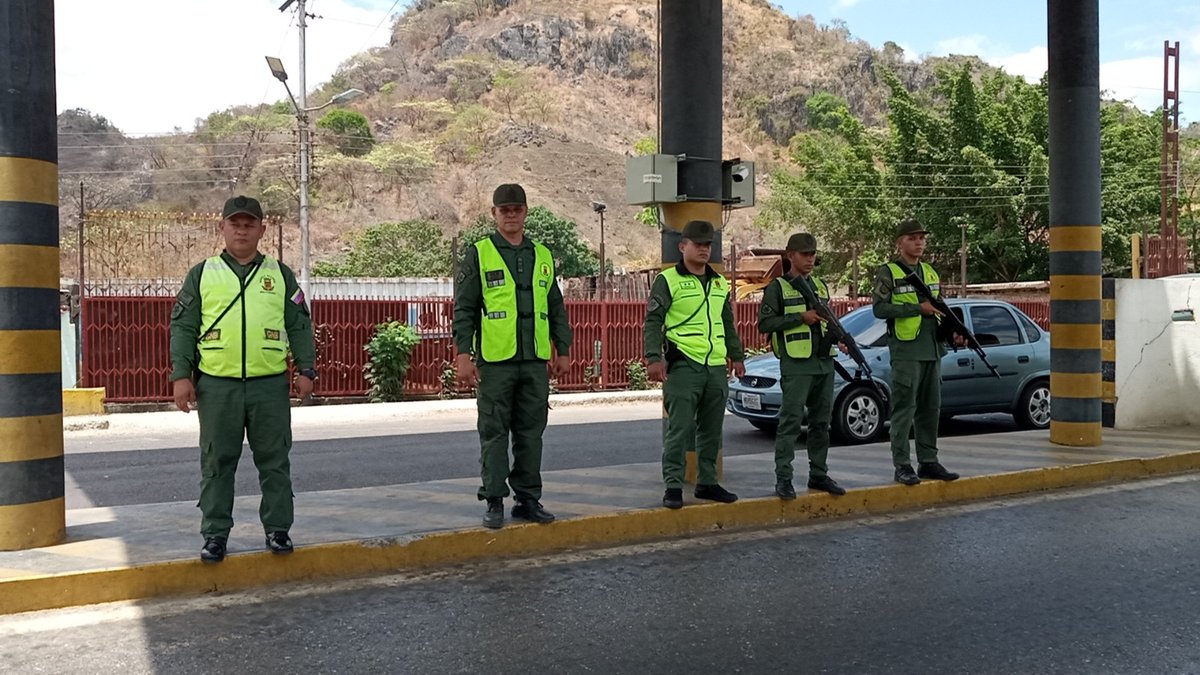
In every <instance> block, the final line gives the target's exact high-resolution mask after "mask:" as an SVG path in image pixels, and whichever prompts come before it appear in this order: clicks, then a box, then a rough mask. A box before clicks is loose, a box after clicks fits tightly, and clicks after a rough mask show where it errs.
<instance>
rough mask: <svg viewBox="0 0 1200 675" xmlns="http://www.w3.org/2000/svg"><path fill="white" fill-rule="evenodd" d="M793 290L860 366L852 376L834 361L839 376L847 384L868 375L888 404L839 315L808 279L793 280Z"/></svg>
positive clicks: (886, 397) (868, 365) (885, 394)
mask: <svg viewBox="0 0 1200 675" xmlns="http://www.w3.org/2000/svg"><path fill="white" fill-rule="evenodd" d="M792 288H795V289H796V290H798V291H800V294H801V295H803V296H804V304H806V305H808V306H809V308H811V309H812V310H813V311H815V312H816V313H817V316H818V317H820V318H821V321H824V322H825V325H826V326H827V327H828V329H829V334H830V335H832V336H833V338H834V339H835V340H837V341H838V342H841V343H842V344H844V345H846V353H847V354H849V355H850V358H852V359H854V363H856V364H858V372H857V373H855V374H854V375H853V376H851V375H850V373H849V372H847V371H846V369H845V368H844V367H843V366H842V364H840V363H838V362H837V361H834V362H833V365H834V368H835V369H836V370H837V371H838V374H839V375H841V376H842V377H843V378H845V380H846V381H847V382H853V381H855V380H861V379H863V375H866V380H867V383H869V384H870V385H871V387H872V388H874V389H875V393H876V394H878V395H879V400H880V401H884V402H886V401H887V400H888V396H887V393H886V392H884V390H883V387H880V386H879V383H878V382H876V381H875V377H874V376H873V375H872V374H871V364H870V363H869V362H868V361H867V356H866V355H865V354H863V352H862V348H860V347H859V346H858V340H855V339H854V336H853V335H851V334H850V333H849V332H848V331H847V330H846V328H845V327H844V326H842V322H841V321H838V318H837V315H836V314H834V313H833V310H832V309H830V307H829V305H828V304H826V302H825V301H824V300H822V299H821V296H819V295H817V293H816V291H815V290H813V287H812V286H811V285H810V284H809V282H808V280H807V279H805V278H803V277H799V276H797V277H796V278H794V279H792ZM813 351H814V352H815V351H816V347H814V348H813Z"/></svg>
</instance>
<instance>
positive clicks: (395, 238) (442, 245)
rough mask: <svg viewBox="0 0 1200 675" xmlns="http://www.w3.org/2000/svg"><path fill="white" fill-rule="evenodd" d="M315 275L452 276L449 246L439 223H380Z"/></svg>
mask: <svg viewBox="0 0 1200 675" xmlns="http://www.w3.org/2000/svg"><path fill="white" fill-rule="evenodd" d="M313 274H314V275H316V276H338V277H430V276H438V277H441V276H449V274H450V244H449V243H447V242H446V240H445V238H444V237H443V236H442V230H441V228H440V227H438V225H437V224H436V223H433V222H431V221H428V220H406V221H403V222H399V223H379V224H378V225H372V226H371V227H368V228H367V229H365V230H363V231H362V232H360V233H359V234H358V236H357V237H356V238H355V240H354V244H353V246H352V247H351V249H350V252H349V253H347V254H346V255H345V257H344V258H343V259H342V260H340V261H329V262H325V263H323V264H321V265H318V266H315V267H314V268H313Z"/></svg>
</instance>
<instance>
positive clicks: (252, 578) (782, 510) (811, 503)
mask: <svg viewBox="0 0 1200 675" xmlns="http://www.w3.org/2000/svg"><path fill="white" fill-rule="evenodd" d="M1196 470H1200V451H1198V452H1187V453H1181V454H1175V455H1165V456H1162V457H1152V458H1145V459H1141V458H1138V459H1119V460H1112V461H1106V462H1095V463H1090V464H1074V465H1067V466H1056V467H1046V468H1040V469H1028V470H1024V471H1014V472H1011V473H1001V474H991V475H986V476H972V477H968V478H962V479H959V480H957V481H954V482H950V483H939V482H924V483H921V484H920V485H916V486H911V487H910V486H904V485H884V486H877V487H869V488H861V489H854V490H850V491H849V492H848V493H847V494H846V495H845V496H842V497H834V496H832V495H829V494H825V493H809V494H805V495H801V496H800V497H799V498H798V499H796V500H794V501H790V502H784V501H780V500H779V499H776V498H774V497H767V498H761V499H747V500H742V501H739V502H737V503H734V504H704V505H695V506H687V507H686V508H683V509H680V510H678V511H671V510H667V509H662V508H655V509H644V510H637V511H623V512H616V513H610V514H604V515H599V516H589V517H584V518H571V519H567V520H562V521H559V522H556V523H554V524H552V525H532V524H529V525H518V526H510V527H506V528H504V529H502V530H485V529H483V528H476V529H469V530H455V531H452V532H442V533H437V534H431V535H426V536H404V537H384V538H378V539H367V540H356V541H348V542H340V543H331V544H317V545H313V546H303V547H300V548H297V549H296V551H295V553H293V554H291V555H289V556H277V555H274V554H272V553H269V552H266V551H262V552H257V553H246V554H237V555H232V556H230V557H229V558H227V559H226V560H225V562H223V563H221V564H219V565H205V564H204V563H201V562H200V560H199V559H198V558H197V559H192V560H176V561H170V562H161V563H151V564H146V565H138V566H135V567H119V568H111V569H104V570H94V571H88V572H79V573H66V574H51V575H37V576H28V577H19V578H15V579H11V580H5V581H0V614H15V613H18V612H28V611H35V610H44V609H57V608H61V607H72V606H78V605H89V604H95V603H100V602H113V601H119V600H134V599H142V598H152V597H160V596H172V595H195V594H202V593H213V592H218V591H232V590H237V589H245V588H253V587H259V586H264V585H268V584H276V583H281V582H297V581H316V580H322V579H336V578H348V577H355V576H364V575H370V574H380V573H393V572H397V571H400V570H405V569H415V568H422V567H431V566H436V565H448V564H455V563H463V562H470V561H473V560H479V559H484V558H502V557H528V556H535V555H544V554H550V553H556V552H561V551H567V550H571V549H581V548H592V547H603V546H615V545H622V544H630V543H635V542H639V541H649V540H655V539H665V538H670V537H678V536H685V535H696V534H703V533H705V532H713V531H724V530H733V529H748V528H755V527H769V526H777V525H789V524H797V523H802V522H805V521H809V520H817V519H824V518H834V517H842V516H855V515H872V514H881V513H889V512H893V511H899V510H904V509H918V508H927V507H930V506H937V505H942V504H952V503H956V502H966V501H972V500H978V499H989V498H996V497H1004V496H1009V495H1017V494H1023V493H1030V492H1040V491H1044V490H1053V489H1062V488H1071V487H1079V486H1084V485H1092V484H1096V483H1107V482H1112V481H1121V480H1130V479H1135V478H1148V477H1153V476H1161V475H1166V474H1172V473H1181V472H1186V471H1196Z"/></svg>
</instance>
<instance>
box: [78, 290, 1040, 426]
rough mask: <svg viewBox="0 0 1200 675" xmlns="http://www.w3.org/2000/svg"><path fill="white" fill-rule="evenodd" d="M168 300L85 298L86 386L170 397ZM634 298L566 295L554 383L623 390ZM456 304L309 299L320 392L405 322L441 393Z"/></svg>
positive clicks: (357, 381)
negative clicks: (565, 370)
mask: <svg viewBox="0 0 1200 675" xmlns="http://www.w3.org/2000/svg"><path fill="white" fill-rule="evenodd" d="M174 302H175V300H174V298H169V297H89V298H86V299H85V300H84V311H83V316H84V342H83V354H84V358H83V383H84V384H83V386H85V387H105V388H106V390H107V400H108V401H112V402H122V403H125V402H140V401H168V400H170V398H171V392H170V386H169V383H168V382H167V378H168V376H169V375H170V370H171V368H170V356H169V324H170V316H171V307H172V305H173V304H174ZM867 302H869V299H867V298H857V299H850V298H835V299H834V300H833V301H832V302H831V303H830V304H831V305H832V307H833V309H834V311H836V312H837V313H838V314H844V313H845V312H848V311H850V310H851V309H854V308H855V307H859V306H861V305H864V304H866V303H867ZM1012 302H1013V304H1014V305H1016V306H1017V307H1019V308H1021V310H1022V311H1024V312H1025V313H1026V314H1028V315H1029V317H1030V318H1031V319H1033V320H1034V321H1035V322H1037V323H1038V324H1039V325H1041V326H1042V327H1043V328H1048V327H1049V320H1050V306H1049V302H1048V301H1046V300H1014V301H1012ZM645 313H646V303H645V302H640V301H607V302H605V301H593V300H568V301H567V314H568V315H569V316H570V319H571V327H572V329H573V330H574V338H575V344H574V347H573V348H572V349H571V372H570V374H569V375H568V376H567V377H566V378H564V379H563V380H562V381H560V382H559V383H558V388H559V389H560V390H563V391H581V390H587V389H621V388H624V387H625V386H627V385H628V383H629V376H628V372H627V370H626V365H627V364H628V363H629V362H630V361H638V360H640V359H641V358H642V321H643V319H644V318H645ZM734 314H735V321H736V323H737V327H738V335H740V336H741V338H742V343H743V344H744V345H745V346H746V348H748V349H751V348H755V349H761V348H763V347H764V346H765V345H766V340H765V336H763V335H761V334H759V332H758V330H757V327H756V326H757V323H758V303H757V302H740V303H738V304H737V305H736V307H735V312H734ZM452 316H453V302H451V301H450V300H447V299H441V298H437V299H414V300H316V301H315V302H314V303H313V323H314V325H315V328H316V339H317V363H318V366H317V367H318V370H319V371H320V374H321V377H320V379H318V380H317V387H316V393H317V395H318V396H362V395H364V394H365V393H366V391H367V382H366V379H365V378H364V377H363V366H364V365H365V364H366V353H365V352H364V351H363V345H365V344H366V343H367V342H368V341H369V340H370V338H371V334H372V332H373V330H374V327H375V325H376V324H379V323H383V322H385V321H389V320H393V319H394V320H399V321H403V322H405V323H407V324H409V325H411V326H414V327H416V328H417V329H418V330H419V331H420V333H421V337H422V340H421V343H420V344H419V345H417V347H416V349H415V351H414V352H413V355H412V361H411V366H410V369H409V372H408V381H407V384H406V390H407V391H408V393H410V394H412V395H432V394H437V393H438V392H440V391H441V375H442V370H443V364H444V363H445V362H451V361H453V359H454V344H453V341H452V340H451V337H450V323H451V318H452Z"/></svg>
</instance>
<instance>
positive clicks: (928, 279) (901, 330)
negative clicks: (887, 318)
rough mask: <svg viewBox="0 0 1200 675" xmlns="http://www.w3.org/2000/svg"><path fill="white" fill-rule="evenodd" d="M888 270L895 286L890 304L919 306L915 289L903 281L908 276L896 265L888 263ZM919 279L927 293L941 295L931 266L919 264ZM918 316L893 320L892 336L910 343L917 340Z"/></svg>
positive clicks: (938, 283) (919, 323)
mask: <svg viewBox="0 0 1200 675" xmlns="http://www.w3.org/2000/svg"><path fill="white" fill-rule="evenodd" d="M888 269H890V270H891V271H892V281H893V282H894V283H895V286H894V287H893V288H892V303H893V304H897V305H919V304H921V299H920V298H919V297H918V296H917V289H916V288H914V287H913V285H912V284H910V283H908V282H907V281H904V277H906V276H908V275H907V274H905V273H904V270H902V269H900V266H899V265H897V264H896V263H894V262H892V263H888ZM919 269H920V270H921V277H922V279H924V280H925V285H926V286H928V287H929V292H931V293H933V296H934V297H938V296H940V295H941V290H940V289H941V283H940V282H939V277H938V273H937V272H935V271H934V269H933V266H931V265H928V264H926V263H920V264H919ZM921 319H922V317H920V316H906V317H903V318H900V319H895V320H893V323H892V334H893V335H894V336H895V337H896V339H897V340H901V341H904V342H910V341H912V340H916V339H917V333H920V332H921Z"/></svg>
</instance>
